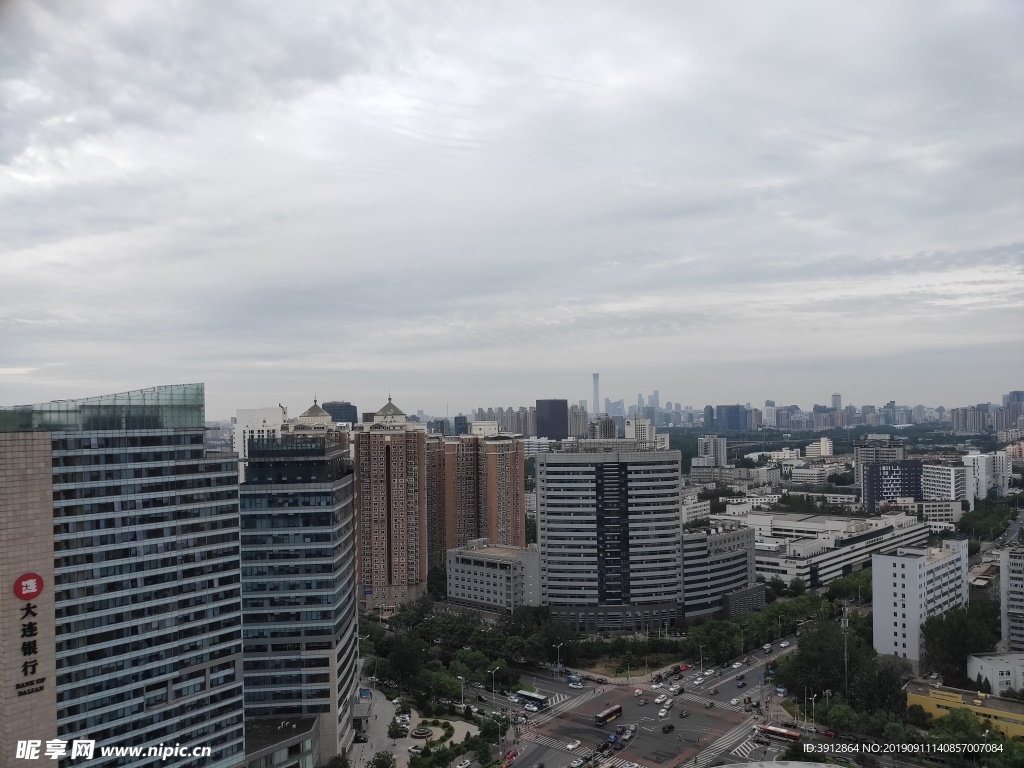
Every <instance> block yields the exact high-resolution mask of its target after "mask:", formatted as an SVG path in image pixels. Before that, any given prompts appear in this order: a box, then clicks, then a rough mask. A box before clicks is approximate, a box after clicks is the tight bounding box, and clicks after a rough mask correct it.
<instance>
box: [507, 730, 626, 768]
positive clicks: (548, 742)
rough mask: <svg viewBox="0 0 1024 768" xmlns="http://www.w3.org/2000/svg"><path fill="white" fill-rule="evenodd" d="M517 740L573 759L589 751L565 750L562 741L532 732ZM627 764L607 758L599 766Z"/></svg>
mask: <svg viewBox="0 0 1024 768" xmlns="http://www.w3.org/2000/svg"><path fill="white" fill-rule="evenodd" d="M519 738H521V739H526V740H527V741H533V742H536V743H537V744H541V745H543V746H545V747H548V748H550V749H560V750H562V751H563V752H568V753H569V754H571V755H572V756H573V757H583V756H584V755H586V754H588V753H589V752H590V750H588V749H587V748H586V747H578V748H577V749H574V750H571V751H570V750H568V749H566V743H565V742H564V741H559V740H558V739H553V738H551V737H550V736H545V735H544V734H543V733H535V732H533V731H530V732H528V733H524V734H523V735H522V736H520V737H519ZM628 762H630V761H629V760H628V759H627V758H625V757H609V758H603V759H602V760H601V765H602V766H606V765H608V766H611V767H612V768H621V766H623V765H626V763H628Z"/></svg>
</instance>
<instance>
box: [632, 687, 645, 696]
mask: <svg viewBox="0 0 1024 768" xmlns="http://www.w3.org/2000/svg"><path fill="white" fill-rule="evenodd" d="M633 695H634V696H643V695H644V689H643V688H637V689H636V690H634V691H633Z"/></svg>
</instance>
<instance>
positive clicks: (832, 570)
mask: <svg viewBox="0 0 1024 768" xmlns="http://www.w3.org/2000/svg"><path fill="white" fill-rule="evenodd" d="M718 522H722V523H724V524H737V523H741V524H744V525H747V526H749V527H751V528H754V530H755V531H756V537H755V542H754V547H755V567H756V569H757V575H758V576H764V577H765V578H766V579H771V578H772V577H773V576H778V577H779V578H781V579H782V580H783V581H785V582H787V583H788V582H789V581H792V580H793V579H794V578H796V577H798V576H799V577H800V578H801V579H803V580H804V581H805V582H806V583H807V584H808V586H810V587H811V588H812V589H816V588H818V587H824V586H827V585H828V584H829V583H830V582H832V581H833V580H835V579H837V578H839V577H840V576H845V575H846V574H848V573H850V572H851V571H859V570H861V569H862V568H864V567H866V566H867V565H868V563H870V561H871V556H872V555H873V554H874V553H876V552H883V551H889V550H893V549H895V548H897V547H913V546H918V547H920V546H924V545H925V544H926V543H927V541H928V533H929V532H928V525H927V523H924V522H921V521H918V519H917V517H916V516H914V515H907V514H905V513H902V512H890V513H888V514H885V515H881V516H879V517H872V518H847V517H832V516H828V515H800V514H792V513H783V514H779V513H774V514H773V513H765V512H751V513H748V514H747V515H746V516H738V517H733V516H726V515H712V516H711V523H712V524H716V523H718Z"/></svg>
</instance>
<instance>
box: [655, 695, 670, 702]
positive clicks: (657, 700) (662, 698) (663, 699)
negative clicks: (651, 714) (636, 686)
mask: <svg viewBox="0 0 1024 768" xmlns="http://www.w3.org/2000/svg"><path fill="white" fill-rule="evenodd" d="M667 699H668V696H666V695H665V694H664V693H663V694H661V696H659V697H658V698H656V699H655V700H654V703H655V704H664V703H665V701H666V700H667Z"/></svg>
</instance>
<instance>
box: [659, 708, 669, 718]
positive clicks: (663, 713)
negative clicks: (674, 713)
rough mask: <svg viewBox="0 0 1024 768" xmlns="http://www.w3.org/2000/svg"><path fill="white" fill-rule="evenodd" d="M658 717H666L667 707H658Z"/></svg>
mask: <svg viewBox="0 0 1024 768" xmlns="http://www.w3.org/2000/svg"><path fill="white" fill-rule="evenodd" d="M658 717H668V710H667V709H659V710H658Z"/></svg>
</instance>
